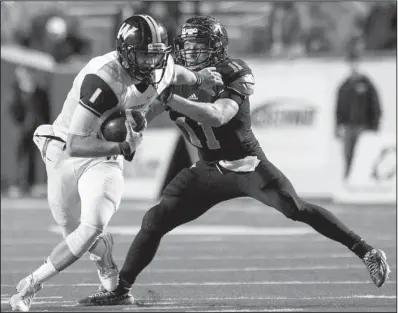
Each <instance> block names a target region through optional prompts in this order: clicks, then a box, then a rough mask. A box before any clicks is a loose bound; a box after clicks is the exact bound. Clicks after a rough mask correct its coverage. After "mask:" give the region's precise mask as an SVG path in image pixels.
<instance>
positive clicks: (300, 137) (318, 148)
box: [248, 57, 397, 198]
mask: <svg viewBox="0 0 398 313" xmlns="http://www.w3.org/2000/svg"><path fill="white" fill-rule="evenodd" d="M248 65H249V66H250V67H251V68H252V70H253V74H254V77H255V80H256V85H255V91H254V94H253V95H252V96H251V97H250V102H251V110H252V123H253V131H254V133H255V135H256V136H257V139H258V140H259V142H260V145H261V146H262V148H263V149H264V152H265V154H266V156H267V157H268V158H269V159H270V161H271V162H273V163H274V165H275V166H277V167H278V168H279V169H280V170H281V171H282V172H283V173H284V174H285V175H286V176H287V177H288V178H289V179H290V180H291V182H292V184H293V186H294V187H295V189H296V191H297V192H298V194H299V195H301V196H303V197H308V198H313V197H314V198H318V197H320V198H324V197H327V198H332V196H333V192H334V190H335V189H336V186H338V185H339V183H340V181H341V180H340V179H339V178H337V177H336V175H337V172H339V169H340V168H339V167H340V166H341V161H340V160H336V158H335V156H336V153H337V151H335V148H336V144H335V141H336V140H335V137H334V129H335V115H336V113H335V112H336V98H337V93H338V89H339V86H340V85H341V84H342V82H343V81H344V80H345V79H346V78H347V77H348V75H349V74H350V69H349V66H348V65H347V64H346V63H345V62H344V61H343V60H341V59H337V58H330V59H322V58H319V59H296V60H295V59H292V60H287V59H280V60H272V61H269V60H258V59H253V60H248ZM391 66H394V67H391ZM359 71H360V72H362V73H364V74H365V75H367V76H368V77H369V79H370V80H371V81H372V83H373V84H374V85H375V87H376V89H377V92H378V94H379V98H380V103H381V107H382V118H381V120H380V130H381V131H382V132H391V131H395V128H396V84H397V82H396V73H395V59H393V58H388V57H387V58H384V59H378V60H373V59H369V60H367V59H364V60H362V61H361V62H360V65H359ZM339 157H340V156H339Z"/></svg>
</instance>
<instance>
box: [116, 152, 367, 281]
mask: <svg viewBox="0 0 398 313" xmlns="http://www.w3.org/2000/svg"><path fill="white" fill-rule="evenodd" d="M220 171H222V172H220ZM244 196H249V197H252V198H254V199H257V200H259V201H260V202H262V203H264V204H266V205H268V206H271V207H274V208H275V209H277V210H278V211H280V212H281V213H283V214H284V215H285V216H286V217H288V218H290V219H292V220H295V221H301V222H304V223H306V224H308V225H310V226H311V227H313V228H314V229H315V230H316V231H318V232H319V233H321V234H323V235H324V236H326V237H328V238H330V239H333V240H335V241H338V242H340V243H342V244H343V245H345V246H347V247H348V248H349V249H351V248H352V247H353V246H354V245H355V244H356V243H358V242H359V241H360V239H361V238H360V237H359V236H358V235H356V234H355V233H353V232H352V231H350V230H349V229H348V228H347V227H346V226H344V225H343V224H342V223H341V222H340V221H339V220H338V219H337V218H336V217H335V216H334V215H333V214H331V213H330V212H329V211H327V210H325V209H323V208H322V207H319V206H317V205H314V204H310V203H308V202H306V201H304V200H302V199H301V198H300V197H299V196H298V195H297V193H296V191H295V190H294V188H293V186H292V184H291V183H290V181H289V180H288V179H287V178H286V176H285V175H284V174H283V173H282V172H281V171H279V170H278V169H277V168H276V167H275V166H274V165H273V164H272V163H271V162H269V161H268V160H267V159H266V158H264V159H262V160H261V162H260V164H259V165H258V166H257V167H256V169H255V171H254V172H242V173H236V172H231V171H227V170H223V169H222V168H220V167H219V166H216V165H215V164H209V163H205V162H202V161H200V162H198V163H196V165H195V166H193V167H191V168H189V169H184V170H182V171H181V172H180V173H179V174H177V176H176V177H175V178H174V179H173V180H172V181H171V182H170V183H169V184H168V185H167V187H166V188H165V190H164V191H163V197H162V200H161V201H160V203H159V204H157V205H155V206H154V207H152V208H151V209H150V210H149V211H148V212H147V213H146V214H145V216H144V217H143V220H142V225H141V230H140V231H139V233H138V234H137V236H136V237H135V238H134V241H133V243H132V244H131V246H130V249H129V252H128V255H127V258H126V260H125V263H124V265H123V268H122V269H121V271H120V277H121V278H122V280H123V281H124V282H126V283H127V284H132V283H134V281H135V279H136V277H137V276H138V274H139V273H140V272H141V271H142V270H143V269H144V268H145V266H147V265H148V264H149V263H150V262H151V260H152V259H153V257H154V256H155V253H156V251H157V249H158V246H159V243H160V240H161V238H162V237H163V236H164V235H165V234H166V233H167V232H169V231H171V230H172V229H174V228H176V227H177V226H179V225H182V224H185V223H187V222H190V221H192V220H195V219H196V218H198V217H199V216H201V215H202V214H204V213H205V212H206V211H207V210H209V209H210V208H211V207H212V206H214V205H216V204H218V203H220V202H222V201H226V200H229V199H233V198H237V197H244ZM355 253H356V252H355ZM363 253H364V251H363V250H361V251H360V252H359V255H362V254H363Z"/></svg>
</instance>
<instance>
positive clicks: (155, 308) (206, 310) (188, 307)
mask: <svg viewBox="0 0 398 313" xmlns="http://www.w3.org/2000/svg"><path fill="white" fill-rule="evenodd" d="M199 307H203V308H206V309H204V310H198V311H195V310H189V311H186V312H302V311H304V309H293V308H283V309H235V308H233V307H229V308H228V309H212V310H209V306H208V305H207V306H185V307H184V306H180V307H179V306H175V307H156V306H155V307H148V308H141V307H139V310H140V311H141V310H150V312H152V310H170V309H191V308H192V309H195V308H199ZM123 311H137V308H136V307H135V308H124V309H123Z"/></svg>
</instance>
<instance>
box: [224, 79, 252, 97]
mask: <svg viewBox="0 0 398 313" xmlns="http://www.w3.org/2000/svg"><path fill="white" fill-rule="evenodd" d="M254 84H255V81H254V76H253V74H246V75H243V76H241V77H239V78H238V79H236V80H234V81H233V82H232V83H230V84H229V85H228V86H227V89H232V90H234V91H236V92H237V93H239V94H241V95H242V96H245V97H247V96H251V95H252V94H253V92H254Z"/></svg>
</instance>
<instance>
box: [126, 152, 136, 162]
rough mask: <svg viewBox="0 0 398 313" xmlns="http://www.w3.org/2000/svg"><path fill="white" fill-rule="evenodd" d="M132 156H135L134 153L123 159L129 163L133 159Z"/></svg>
mask: <svg viewBox="0 0 398 313" xmlns="http://www.w3.org/2000/svg"><path fill="white" fill-rule="evenodd" d="M134 155H135V151H134V152H133V153H132V154H129V155H124V156H123V157H124V159H125V160H126V161H128V162H131V161H132V160H133V158H134Z"/></svg>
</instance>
